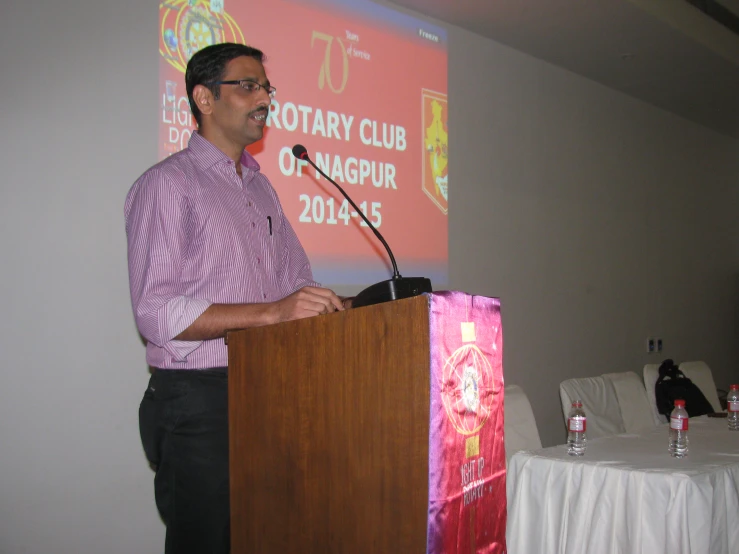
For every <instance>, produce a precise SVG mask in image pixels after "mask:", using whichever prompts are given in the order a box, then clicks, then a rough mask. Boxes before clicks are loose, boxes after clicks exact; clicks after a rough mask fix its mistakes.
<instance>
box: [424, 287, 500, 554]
mask: <svg viewBox="0 0 739 554" xmlns="http://www.w3.org/2000/svg"><path fill="white" fill-rule="evenodd" d="M429 327H430V334H431V336H430V346H431V399H430V410H431V413H430V430H429V512H428V541H427V552H428V553H429V554H432V553H433V554H442V553H444V554H448V553H465V554H467V553H477V552H484V553H496V554H504V553H505V552H506V543H505V530H506V466H505V444H504V435H503V389H504V382H503V328H502V324H501V315H500V300H499V299H497V298H486V297H482V296H470V295H468V294H465V293H462V292H440V293H434V294H431V295H430V321H429Z"/></svg>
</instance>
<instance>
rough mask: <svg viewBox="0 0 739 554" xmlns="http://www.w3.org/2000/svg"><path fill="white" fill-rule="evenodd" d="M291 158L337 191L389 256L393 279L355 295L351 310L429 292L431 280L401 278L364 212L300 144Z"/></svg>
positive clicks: (381, 237) (383, 241) (294, 147)
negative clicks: (309, 167)
mask: <svg viewBox="0 0 739 554" xmlns="http://www.w3.org/2000/svg"><path fill="white" fill-rule="evenodd" d="M293 156H295V157H296V158H297V159H299V160H303V161H305V162H307V163H309V164H310V165H311V167H313V169H315V170H316V171H317V172H318V173H320V174H321V175H323V177H324V178H325V179H326V180H327V181H328V182H329V183H331V184H332V185H333V186H335V187H336V188H337V189H339V192H340V193H341V194H342V195H343V196H344V198H346V199H347V200H348V202H349V204H351V206H352V208H354V209H355V210H356V211H357V213H358V214H359V215H360V216H361V218H362V219H363V220H364V222H365V223H366V224H367V226H368V227H369V228H370V229H371V230H372V232H373V233H374V234H375V236H376V237H377V238H378V239H379V241H380V242H381V243H382V245H383V246H384V247H385V250H387V253H388V256H390V262H391V263H392V264H393V277H392V279H389V280H387V281H380V282H379V283H375V284H374V285H370V286H369V287H367V288H366V289H364V290H363V291H361V292H360V293H359V294H357V295H356V296H355V297H354V299H353V300H352V307H353V308H361V307H362V306H371V305H373V304H380V303H382V302H389V301H390V300H400V299H402V298H410V297H411V296H418V295H419V294H422V293H424V292H431V280H430V279H427V278H426V277H403V276H402V275H400V272H399V271H398V264H397V263H395V256H393V251H392V250H390V246H389V245H388V243H387V241H386V240H385V238H384V237H383V236H382V235H381V234H380V231H378V230H377V229H376V228H375V226H374V225H372V223H371V222H370V220H369V219H367V216H366V215H364V212H362V210H360V209H359V207H358V206H357V205H356V204H355V203H354V200H352V199H351V198H349V195H348V194H347V193H346V192H344V189H343V188H341V187H340V186H339V185H338V183H336V181H334V180H333V179H332V178H331V177H329V176H328V175H326V174H325V173H324V172H323V171H322V170H321V168H320V167H318V166H317V165H316V164H315V163H313V160H311V159H310V156H309V155H308V150H307V149H306V148H305V146H303V145H302V144H296V145H295V146H293Z"/></svg>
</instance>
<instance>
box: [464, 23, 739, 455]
mask: <svg viewBox="0 0 739 554" xmlns="http://www.w3.org/2000/svg"><path fill="white" fill-rule="evenodd" d="M450 59H451V69H450V74H449V81H450V94H449V96H450V144H452V151H451V154H450V170H449V171H450V175H452V183H454V184H453V185H451V186H450V193H449V194H450V200H449V205H450V217H449V225H450V237H449V238H450V241H449V242H450V257H451V263H450V271H451V278H450V281H451V284H452V287H453V288H455V289H460V290H464V291H467V292H470V293H474V294H483V295H487V296H499V297H500V298H501V301H502V307H503V329H504V336H505V340H504V370H505V375H506V382H507V383H515V384H519V385H521V386H522V387H523V388H524V390H526V392H527V393H528V395H529V396H530V399H531V402H532V405H533V408H534V414H535V416H536V419H537V424H538V427H539V432H540V434H541V436H542V442H543V443H544V445H545V446H546V445H551V444H557V443H562V442H563V441H564V438H565V436H564V422H563V418H562V415H561V407H560V403H559V395H558V392H557V391H558V385H559V383H560V382H561V381H563V380H564V379H567V378H570V377H578V376H588V375H599V374H602V373H606V372H614V371H630V370H631V371H636V372H637V373H639V374H640V375H641V369H642V367H643V365H644V364H645V363H655V362H660V361H662V360H663V359H665V358H667V357H673V358H674V359H676V360H677V361H683V360H705V361H706V362H708V364H709V365H710V366H711V368H712V369H713V371H714V373H715V379H716V383H717V386H719V387H720V388H724V389H727V388H728V385H729V380H730V379H733V380H734V381H737V380H739V363H737V359H739V340H737V338H738V335H739V333H738V331H739V309H738V308H739V255H738V254H739V250H738V249H737V245H738V244H739V242H738V241H739V225H738V224H737V221H738V220H737V208H738V207H739V141H736V140H733V139H730V138H727V137H724V136H722V135H718V134H716V133H714V132H711V131H709V130H707V129H704V128H701V127H698V126H696V125H694V124H692V123H690V122H688V121H686V120H683V119H680V118H678V117H675V116H673V115H671V114H668V113H666V112H663V111H661V110H657V109H655V108H653V107H651V106H648V105H646V104H644V103H642V102H640V101H637V100H634V99H631V98H629V97H626V96H624V95H622V94H620V93H617V92H615V91H612V90H609V89H606V88H604V87H602V86H600V85H598V84H596V83H593V82H589V81H586V80H584V79H581V78H579V77H577V76H574V75H572V74H570V73H567V72H565V71H562V70H561V69H558V68H555V67H553V66H550V65H547V64H544V63H542V62H539V61H537V60H533V59H531V58H530V57H527V56H525V55H523V54H521V53H518V52H515V51H513V50H510V49H508V48H505V47H502V46H500V45H498V44H495V43H493V42H491V41H488V40H484V39H482V38H480V37H478V36H476V35H472V34H470V33H464V32H453V33H452V40H451V56H450ZM648 336H659V337H661V338H662V339H663V340H664V345H665V350H664V352H663V353H662V354H652V355H648V354H646V349H645V341H646V338H647V337H648Z"/></svg>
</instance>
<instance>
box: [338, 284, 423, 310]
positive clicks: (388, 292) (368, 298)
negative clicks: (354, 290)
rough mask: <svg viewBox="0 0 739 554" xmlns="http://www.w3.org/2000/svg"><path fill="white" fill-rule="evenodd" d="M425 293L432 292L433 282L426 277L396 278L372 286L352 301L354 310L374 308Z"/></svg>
mask: <svg viewBox="0 0 739 554" xmlns="http://www.w3.org/2000/svg"><path fill="white" fill-rule="evenodd" d="M424 292H432V290H431V280H430V279H427V278H426V277H395V278H393V279H390V280H388V281H380V282H379V283H375V284H374V285H370V286H369V287H367V288H366V289H364V290H363V291H362V292H360V293H359V294H357V295H356V296H355V297H354V298H353V299H352V308H361V307H362V306H372V305H373V304H381V303H383V302H390V301H391V300H401V299H403V298H410V297H412V296H418V295H419V294H423V293H424Z"/></svg>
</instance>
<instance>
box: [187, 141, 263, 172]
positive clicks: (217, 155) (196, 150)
mask: <svg viewBox="0 0 739 554" xmlns="http://www.w3.org/2000/svg"><path fill="white" fill-rule="evenodd" d="M187 147H188V149H189V150H190V151H191V152H192V153H193V155H194V157H195V162H196V163H197V164H198V165H199V166H200V167H202V168H203V169H208V168H210V167H213V166H214V165H216V164H218V163H223V162H229V161H231V159H230V158H229V157H228V156H226V154H224V153H223V151H222V150H220V149H219V148H218V147H217V146H216V145H215V144H213V143H212V142H210V141H209V140H208V139H206V138H204V137H203V136H201V134H200V133H198V132H197V131H193V133H192V136H191V137H190V140H189V142H188V143H187ZM241 167H245V168H247V169H250V170H252V171H259V169H260V165H259V163H258V162H257V160H255V159H254V156H252V155H251V154H249V152H247V151H246V150H244V152H243V153H242V154H241Z"/></svg>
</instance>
